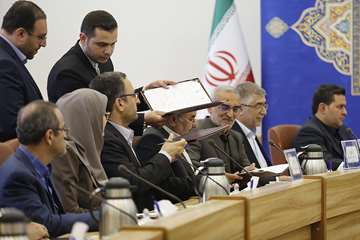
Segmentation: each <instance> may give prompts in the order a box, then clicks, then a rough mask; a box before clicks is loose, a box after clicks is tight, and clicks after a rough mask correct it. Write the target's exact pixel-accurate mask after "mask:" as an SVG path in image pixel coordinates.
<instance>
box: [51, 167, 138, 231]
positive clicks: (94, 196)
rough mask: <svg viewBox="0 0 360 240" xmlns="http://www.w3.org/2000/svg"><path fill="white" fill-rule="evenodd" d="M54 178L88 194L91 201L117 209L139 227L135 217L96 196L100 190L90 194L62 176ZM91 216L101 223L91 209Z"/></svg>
mask: <svg viewBox="0 0 360 240" xmlns="http://www.w3.org/2000/svg"><path fill="white" fill-rule="evenodd" d="M52 176H53V177H55V178H57V179H61V180H62V181H64V182H65V183H67V184H69V185H71V186H72V187H74V188H75V189H76V190H78V191H79V192H82V193H84V194H86V195H87V196H88V197H89V198H90V200H91V199H92V198H96V199H97V200H100V201H101V202H102V203H104V204H106V205H108V206H110V207H112V208H114V209H116V210H117V211H119V212H120V213H122V214H124V215H126V216H127V217H129V218H130V219H131V220H133V221H134V222H135V224H136V225H137V219H136V218H134V216H132V215H131V214H129V213H127V212H126V211H124V210H122V209H120V208H118V207H117V206H115V205H113V204H111V203H109V202H107V201H103V199H102V198H101V197H99V196H97V195H95V194H96V193H98V192H99V191H98V189H99V188H97V189H95V191H94V192H96V193H95V194H94V192H90V191H89V190H87V189H85V188H83V187H80V186H78V185H77V184H75V183H73V182H71V181H70V180H69V179H63V178H61V177H60V176H57V175H55V174H53V173H52ZM90 214H91V216H92V217H93V218H94V220H95V221H96V222H98V221H99V220H98V219H96V217H95V216H94V214H93V210H92V209H90Z"/></svg>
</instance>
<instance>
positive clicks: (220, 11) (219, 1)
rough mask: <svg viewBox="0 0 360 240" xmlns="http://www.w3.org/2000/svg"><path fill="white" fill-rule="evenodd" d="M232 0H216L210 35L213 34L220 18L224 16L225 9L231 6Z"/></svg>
mask: <svg viewBox="0 0 360 240" xmlns="http://www.w3.org/2000/svg"><path fill="white" fill-rule="evenodd" d="M233 2H234V0H216V3H215V11H214V17H213V22H212V26H211V34H210V36H211V35H212V34H213V32H214V30H215V28H216V26H217V25H218V24H219V22H221V19H222V18H223V17H224V15H225V13H226V11H227V10H228V9H229V8H230V7H231V5H232V4H233Z"/></svg>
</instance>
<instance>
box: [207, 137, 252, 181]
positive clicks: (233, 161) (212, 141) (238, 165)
mask: <svg viewBox="0 0 360 240" xmlns="http://www.w3.org/2000/svg"><path fill="white" fill-rule="evenodd" d="M209 143H210V145H212V146H213V147H215V148H216V149H217V150H218V151H220V152H221V153H222V154H224V155H225V156H226V157H227V158H228V159H229V160H230V161H231V162H232V163H234V164H235V165H236V166H237V167H239V168H240V169H241V170H243V171H244V172H246V173H247V174H249V175H250V176H254V175H253V174H252V173H251V172H249V171H248V170H246V169H245V168H244V167H243V166H241V165H240V163H238V162H237V161H236V160H235V159H234V158H233V157H231V156H230V155H229V154H228V153H227V152H225V151H224V150H222V149H221V148H220V147H219V146H218V145H217V144H216V143H215V142H214V140H210V141H209Z"/></svg>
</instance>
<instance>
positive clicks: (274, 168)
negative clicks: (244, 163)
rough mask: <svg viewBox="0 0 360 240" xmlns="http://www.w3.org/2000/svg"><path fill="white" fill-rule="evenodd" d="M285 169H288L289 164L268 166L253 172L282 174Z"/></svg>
mask: <svg viewBox="0 0 360 240" xmlns="http://www.w3.org/2000/svg"><path fill="white" fill-rule="evenodd" d="M287 168H289V164H287V163H284V164H279V165H274V166H270V167H265V168H259V169H257V170H255V171H257V172H273V173H282V172H284V171H285V170H286V169H287Z"/></svg>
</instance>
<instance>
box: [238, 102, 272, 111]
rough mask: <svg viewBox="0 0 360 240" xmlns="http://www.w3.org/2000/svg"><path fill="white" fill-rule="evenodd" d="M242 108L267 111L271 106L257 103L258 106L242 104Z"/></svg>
mask: <svg viewBox="0 0 360 240" xmlns="http://www.w3.org/2000/svg"><path fill="white" fill-rule="evenodd" d="M241 106H245V107H251V108H256V109H257V110H260V109H265V110H267V109H268V107H269V104H267V103H256V104H254V105H250V104H241Z"/></svg>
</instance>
